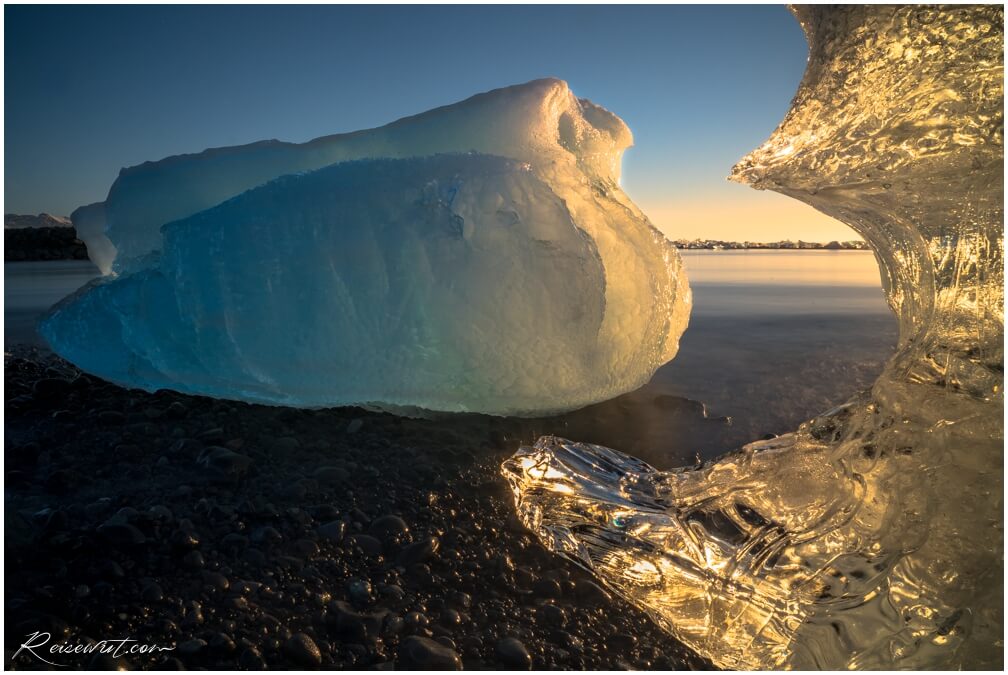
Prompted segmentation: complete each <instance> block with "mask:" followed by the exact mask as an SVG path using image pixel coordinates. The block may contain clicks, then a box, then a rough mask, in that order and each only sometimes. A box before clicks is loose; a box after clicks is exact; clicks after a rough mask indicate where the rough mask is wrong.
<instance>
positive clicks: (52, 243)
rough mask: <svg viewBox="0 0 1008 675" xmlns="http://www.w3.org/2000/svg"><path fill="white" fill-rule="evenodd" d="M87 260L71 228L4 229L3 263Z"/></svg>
mask: <svg viewBox="0 0 1008 675" xmlns="http://www.w3.org/2000/svg"><path fill="white" fill-rule="evenodd" d="M87 258H88V255H87V248H86V247H85V246H84V242H82V241H81V240H80V239H78V238H77V230H75V229H74V228H72V227H22V228H17V229H14V228H6V229H4V262H21V261H40V260H87Z"/></svg>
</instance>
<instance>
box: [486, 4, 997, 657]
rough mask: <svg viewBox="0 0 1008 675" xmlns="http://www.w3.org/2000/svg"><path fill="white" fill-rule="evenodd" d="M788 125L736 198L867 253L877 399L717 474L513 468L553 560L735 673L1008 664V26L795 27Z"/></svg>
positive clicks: (907, 13) (927, 9) (927, 20)
mask: <svg viewBox="0 0 1008 675" xmlns="http://www.w3.org/2000/svg"><path fill="white" fill-rule="evenodd" d="M793 11H794V13H795V15H796V17H797V18H798V20H799V22H800V23H801V25H802V27H803V29H804V30H805V33H806V37H807V39H808V42H809V61H808V66H807V69H806V72H805V75H804V78H803V80H802V82H801V84H800V86H799V90H798V92H797V94H796V96H795V98H794V101H793V102H792V106H791V109H790V111H789V112H788V113H787V115H786V117H785V119H784V121H783V122H782V123H781V125H780V126H779V127H778V129H777V130H776V131H775V132H774V134H773V135H772V136H771V137H770V139H769V140H768V141H767V142H766V143H765V144H764V145H762V146H761V147H760V148H758V149H757V150H755V151H754V152H752V153H751V154H750V155H749V156H747V157H746V158H744V159H743V160H742V161H741V162H739V164H738V165H737V166H736V167H735V168H734V170H733V171H732V176H731V178H732V179H733V180H737V181H740V182H744V183H748V184H749V185H751V186H753V187H755V188H757V189H769V190H774V191H777V192H781V193H783V194H786V195H789V196H791V197H794V198H796V199H799V200H802V201H804V202H806V203H808V204H811V205H812V206H814V207H815V208H817V209H819V210H820V211H822V212H824V213H826V214H828V215H831V216H833V217H835V218H837V219H838V220H841V221H842V222H844V223H847V224H848V225H850V226H851V227H852V228H853V229H855V230H856V231H857V232H858V233H860V234H861V235H862V236H864V238H865V239H866V240H867V241H868V242H869V243H870V244H871V246H872V248H873V249H874V251H875V255H876V257H877V259H878V262H879V265H880V268H881V270H882V279H883V285H884V290H885V293H886V296H887V298H888V301H889V304H890V306H891V307H892V309H893V311H894V312H895V313H896V315H897V317H898V318H899V323H900V343H899V347H898V350H897V353H896V355H895V356H894V357H893V358H892V360H891V361H890V362H889V363H888V364H887V365H886V367H885V370H884V372H883V373H882V375H881V376H880V377H879V379H878V381H877V382H876V383H875V384H874V386H873V387H872V388H871V390H869V391H866V392H862V393H860V394H857V395H855V396H854V397H853V398H852V399H851V400H850V401H848V402H847V403H845V404H843V405H840V406H838V407H837V408H835V409H833V410H831V411H828V412H826V413H824V414H822V415H819V416H817V417H816V418H814V419H812V420H810V421H809V422H807V423H805V424H803V425H802V426H801V427H800V428H799V429H798V430H796V431H795V432H793V433H790V434H786V435H784V436H781V437H779V438H776V439H773V440H768V441H759V442H756V443H751V444H749V445H746V446H744V447H743V448H741V449H739V450H738V451H736V452H734V453H731V454H729V455H728V456H725V457H722V458H720V459H719V460H717V461H714V462H710V463H708V464H705V465H704V466H702V467H699V468H684V469H678V470H671V471H659V470H656V469H654V468H652V467H650V466H647V465H645V464H643V463H642V462H640V461H639V460H636V459H634V458H632V457H630V456H628V455H625V454H623V453H620V452H618V451H616V450H613V449H609V448H603V447H600V446H594V445H588V444H583V443H574V442H571V441H567V440H564V439H561V438H554V437H544V438H541V439H539V441H538V442H536V444H535V445H534V446H532V447H525V448H522V449H521V450H520V451H519V452H518V453H517V454H516V455H515V456H514V457H513V458H511V459H509V460H508V461H507V462H505V464H504V465H503V467H502V472H503V474H504V476H505V477H506V478H507V479H508V480H509V481H510V483H511V485H512V488H513V490H514V495H515V502H516V507H517V510H518V514H519V516H520V518H521V519H522V521H523V522H524V523H525V524H526V525H527V526H528V527H529V528H530V529H531V530H532V531H533V532H535V533H536V535H537V536H538V537H539V538H540V540H541V541H542V542H543V543H544V544H545V545H546V546H547V547H548V548H550V549H552V550H554V551H556V552H558V553H561V554H563V555H565V556H567V557H569V558H571V559H572V560H574V561H576V562H578V563H579V564H581V565H583V566H585V567H586V568H588V569H589V570H591V571H592V572H594V573H595V574H596V575H597V576H598V578H599V579H600V580H601V581H602V582H604V583H605V584H606V585H607V586H608V587H609V588H610V589H611V590H613V591H614V592H615V593H616V594H617V595H619V596H621V597H623V598H625V599H626V600H628V601H629V602H632V603H634V604H635V605H637V606H639V607H641V608H642V609H644V610H646V611H647V612H648V613H649V614H650V615H651V616H652V617H653V618H654V620H655V621H656V622H657V623H658V624H659V625H661V626H662V627H664V628H665V629H666V630H668V632H670V633H671V634H672V635H674V636H675V637H676V638H678V639H679V640H680V641H682V642H683V643H684V644H686V645H687V646H689V647H691V648H692V649H694V650H695V651H697V652H698V653H699V654H701V655H703V656H705V657H706V658H708V659H710V660H711V662H712V663H713V664H714V665H716V666H719V667H723V668H733V669H764V668H797V669H864V668H870V669H885V668H909V669H914V668H917V669H920V668H966V669H995V670H997V669H1001V668H1003V659H1004V655H1003V649H1004V646H1003V642H1002V640H1003V618H1004V617H1003V604H1004V600H1003V596H1004V583H1003V570H1004V558H1003V551H1004V532H1003V527H1004V524H1003V519H1002V509H1003V504H1002V495H1003V454H1002V453H1003V445H1004V428H1003V414H1004V398H1003V395H1004V393H1003V390H1004V376H1003V364H1004V351H1003V340H1004V271H1003V270H1004V267H1003V265H1004V261H1003V257H1004V231H1003V210H1004V193H1003V180H1004V171H1003V161H1004V150H1003V116H1002V111H1003V105H1004V90H1003V70H1004V63H1003V53H1004V51H1003V50H1004V34H1003V25H1004V15H1003V7H1001V6H953V7H947V6H944V7H940V6H900V7H891V6H889V7H887V6H844V7H827V6H813V7H797V8H794V10H793Z"/></svg>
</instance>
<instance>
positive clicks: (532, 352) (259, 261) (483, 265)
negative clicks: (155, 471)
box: [41, 80, 691, 415]
mask: <svg viewBox="0 0 1008 675" xmlns="http://www.w3.org/2000/svg"><path fill="white" fill-rule="evenodd" d="M631 140H632V139H631V136H630V132H629V130H628V129H627V128H626V125H624V124H623V122H622V121H621V120H620V119H619V118H618V117H616V116H615V115H613V114H612V113H609V112H608V111H605V110H603V109H602V108H599V107H598V106H596V105H594V104H592V103H590V102H588V101H585V100H583V99H578V98H576V97H574V95H573V94H572V93H571V92H570V90H569V89H568V87H567V85H566V83H564V82H561V81H559V80H538V81H535V82H531V83H528V84H526V85H521V86H516V87H510V88H507V89H501V90H496V91H493V92H489V93H486V94H481V95H479V96H476V97H473V98H471V99H468V100H466V101H463V102H461V103H458V104H455V105H452V106H447V107H444V108H439V109H437V110H433V111H430V112H428V113H424V114H422V115H418V116H416V117H411V118H407V119H404V120H400V121H399V122H395V123H393V124H390V125H388V126H386V127H382V128H380V129H373V130H369V131H362V132H358V133H355V134H346V135H341V136H333V137H327V138H324V139H318V140H316V141H312V142H310V143H306V144H303V145H292V144H281V143H277V142H266V143H261V144H253V145H250V146H242V147H240V148H224V149H217V150H209V151H207V152H205V153H202V154H199V155H186V156H180V157H173V158H169V159H166V160H162V161H161V162H155V163H148V164H144V165H141V166H139V167H135V168H133V169H128V170H125V171H124V172H123V173H122V174H121V175H120V177H119V179H118V180H117V181H116V183H115V185H113V187H112V190H111V191H110V193H109V198H108V199H107V200H106V201H105V202H104V203H101V204H93V205H90V206H88V207H83V208H81V209H79V210H78V211H76V212H75V215H74V218H75V223H76V222H77V221H80V222H81V224H83V225H84V227H82V228H81V230H82V236H84V237H86V238H87V239H86V240H87V241H88V245H89V247H91V246H93V247H94V248H93V251H92V253H93V254H97V255H98V256H102V259H101V260H100V261H98V260H96V262H100V264H101V265H102V266H103V267H104V269H106V270H107V271H110V272H112V273H111V274H109V275H108V276H106V277H103V278H101V279H99V280H98V281H96V282H95V283H93V284H92V285H91V286H89V287H87V288H85V289H84V290H83V291H81V292H79V293H78V294H76V295H75V296H73V297H71V298H68V299H67V300H65V301H64V302H62V303H61V304H60V305H58V306H57V307H55V308H54V309H53V310H52V311H51V312H50V314H49V315H48V316H47V317H46V318H45V319H44V321H43V323H42V326H41V331H42V334H43V335H44V336H45V338H46V339H47V340H48V341H49V343H50V344H51V345H52V347H53V349H54V350H55V351H56V352H57V353H59V354H60V355H62V356H64V357H65V358H67V359H69V360H70V361H72V362H74V363H75V364H76V365H78V366H79V367H81V368H82V369H83V370H85V371H87V372H90V373H93V374H96V375H99V376H101V377H104V378H106V379H109V380H111V381H114V382H118V383H121V384H125V385H128V386H134V387H141V388H144V389H148V390H154V389H158V388H170V389H175V390H179V391H185V392H190V393H196V394H205V395H210V396H216V397H221V398H236V399H243V400H248V401H257V402H266V403H279V404H285V405H293V406H327V405H344V404H376V405H384V406H396V407H400V406H401V407H412V406H418V407H422V408H428V409H432V410H447V411H477V412H484V413H491V414H519V415H521V414H538V413H547V412H555V411H562V410H568V409H573V408H578V407H582V406H584V405H587V404H590V403H593V402H597V401H600V400H604V399H608V398H611V397H613V396H616V395H618V394H621V393H624V392H627V391H630V390H633V389H635V388H637V387H639V386H641V385H642V384H644V383H645V382H646V381H647V380H648V379H649V378H650V377H651V375H652V374H653V373H654V371H655V370H656V369H657V368H658V367H659V366H661V365H662V364H664V363H665V362H667V361H669V360H670V359H671V358H672V357H673V356H674V355H675V353H676V350H677V349H678V341H679V337H680V335H681V334H682V332H683V330H684V329H685V327H686V321H687V319H688V316H689V308H690V301H691V300H690V292H689V287H688V284H687V282H686V277H685V274H684V271H683V269H682V265H681V262H680V259H679V256H678V254H677V252H676V251H675V249H674V248H673V247H672V245H671V244H670V243H669V242H668V241H667V240H666V239H665V238H664V237H663V236H662V235H661V234H660V233H659V232H658V231H657V230H656V229H655V228H654V227H653V226H652V225H651V224H650V223H649V222H648V220H647V219H646V218H645V217H644V215H643V214H642V213H641V212H640V211H639V210H638V209H637V208H636V207H635V206H634V205H633V204H632V203H631V202H630V200H629V199H628V198H627V197H626V195H624V194H623V192H622V191H621V190H620V188H619V186H618V178H619V168H620V157H621V156H622V153H623V151H624V149H625V148H626V147H628V146H629V145H630V143H631ZM292 172H299V173H292ZM267 181H268V182H267ZM262 183H264V184H262Z"/></svg>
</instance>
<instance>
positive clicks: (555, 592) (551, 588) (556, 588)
mask: <svg viewBox="0 0 1008 675" xmlns="http://www.w3.org/2000/svg"><path fill="white" fill-rule="evenodd" d="M532 592H533V593H535V594H536V595H538V596H539V597H540V598H559V597H560V584H559V583H557V582H556V581H554V580H553V579H540V580H539V581H537V582H535V583H534V584H533V585H532Z"/></svg>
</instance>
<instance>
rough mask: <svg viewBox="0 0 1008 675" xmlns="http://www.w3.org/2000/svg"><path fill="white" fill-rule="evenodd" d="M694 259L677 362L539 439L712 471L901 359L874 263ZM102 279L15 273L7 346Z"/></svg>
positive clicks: (830, 257) (728, 255)
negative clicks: (718, 461) (697, 464)
mask: <svg viewBox="0 0 1008 675" xmlns="http://www.w3.org/2000/svg"><path fill="white" fill-rule="evenodd" d="M683 257H684V259H685V261H686V266H687V270H688V273H689V277H690V283H691V285H692V288H693V296H694V300H693V315H692V317H691V318H690V326H689V328H688V330H687V331H686V333H685V334H684V335H683V338H682V341H681V344H680V350H679V355H678V356H677V357H676V359H675V360H673V361H672V362H671V363H669V364H667V365H665V366H664V367H662V368H661V369H659V371H658V372H657V373H655V376H654V378H653V379H652V381H651V382H650V383H649V384H648V385H646V386H645V387H643V388H642V389H640V390H638V391H637V392H633V393H631V394H628V395H626V396H622V397H619V398H617V399H614V400H612V401H608V402H605V403H602V404H599V405H596V406H591V407H590V408H587V409H585V410H583V411H578V412H576V413H572V414H570V415H565V416H562V417H557V418H548V419H544V420H541V421H533V422H529V423H528V425H527V426H528V428H529V433H530V434H531V433H556V434H561V435H567V436H569V437H571V438H574V439H575V440H583V441H590V442H598V443H603V444H608V445H612V446H614V447H618V448H619V449H621V450H623V451H626V452H631V453H634V454H637V455H638V456H640V457H641V458H643V459H645V460H647V461H649V462H651V463H653V464H655V465H657V466H660V467H667V466H675V465H679V464H682V463H685V462H688V461H692V460H693V458H694V457H695V456H700V457H701V458H704V459H707V458H710V457H713V456H716V455H718V454H720V453H722V452H724V451H726V450H730V449H732V448H734V447H737V446H738V445H741V444H743V443H745V442H748V441H751V440H754V439H757V438H759V437H761V436H763V435H765V434H768V433H784V432H787V431H791V430H793V429H795V428H796V427H797V425H798V424H799V423H801V422H802V421H803V420H805V419H808V418H809V417H811V416H813V415H815V414H816V413H819V412H822V411H824V410H826V409H827V408H829V407H830V406H832V405H834V404H837V403H841V402H843V401H844V400H845V399H846V398H847V397H848V396H849V395H850V394H852V393H854V392H855V391H858V390H860V389H864V388H866V387H868V386H870V385H871V383H872V381H873V380H874V379H875V377H876V376H877V375H878V373H879V372H880V371H881V369H882V366H883V364H884V363H885V360H886V359H887V358H888V357H889V356H890V355H891V354H892V351H893V348H894V347H895V344H896V337H897V332H896V320H895V318H894V317H893V315H892V313H891V312H890V311H889V309H888V307H887V306H886V304H885V300H884V298H883V296H882V290H881V288H880V285H879V274H878V267H877V265H876V264H875V258H874V255H873V254H872V253H870V252H867V251H683ZM96 275H97V271H96V270H95V268H94V267H93V266H91V265H90V263H86V262H71V261H61V262H45V263H6V264H5V265H4V280H5V290H4V320H5V324H4V325H5V328H4V342H5V344H6V345H7V346H10V345H12V344H18V343H30V344H37V345H40V346H41V345H42V343H41V340H40V338H39V337H38V335H37V333H36V332H35V323H36V321H37V320H38V318H39V317H40V316H41V314H42V313H43V312H44V311H45V310H46V309H47V308H48V307H49V306H51V305H52V304H53V303H55V302H57V301H58V300H59V299H61V298H62V297H64V296H65V295H67V294H68V293H71V292H73V291H74V290H76V289H77V288H79V287H80V286H82V285H83V284H85V283H87V282H88V281H89V280H90V279H92V278H94V277H95V276H96ZM686 399H689V400H686ZM693 402H700V403H702V404H703V405H704V406H705V407H706V411H707V415H708V418H705V417H704V415H703V410H702V407H701V406H699V405H698V404H697V403H693ZM724 417H730V418H731V420H730V422H728V421H726V420H725V419H723V418H724ZM712 418H713V419H712ZM717 418H722V419H717Z"/></svg>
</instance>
